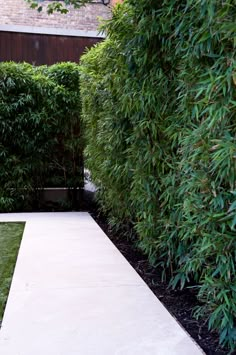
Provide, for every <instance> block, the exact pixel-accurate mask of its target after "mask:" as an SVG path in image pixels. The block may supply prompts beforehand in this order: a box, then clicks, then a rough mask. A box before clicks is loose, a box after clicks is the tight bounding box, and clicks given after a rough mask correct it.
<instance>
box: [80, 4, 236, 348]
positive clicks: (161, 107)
mask: <svg viewBox="0 0 236 355" xmlns="http://www.w3.org/2000/svg"><path fill="white" fill-rule="evenodd" d="M235 19H236V7H235V3H234V1H233V0H225V1H224V2H221V1H214V0H201V1H196V0H185V1H183V0H181V1H180V0H179V1H178V0H165V1H156V0H139V1H138V2H137V1H134V0H126V1H125V2H124V4H122V5H119V6H117V7H115V9H114V14H113V18H112V19H111V20H110V21H108V22H107V23H106V24H105V25H104V29H105V31H106V32H107V39H106V40H105V41H104V42H103V43H101V44H98V45H97V46H96V47H95V48H93V49H91V50H90V51H88V52H87V53H86V54H85V55H84V57H83V58H82V61H81V95H82V106H83V118H84V122H85V125H86V140H87V147H86V157H87V165H88V167H89V169H90V170H91V172H92V176H93V179H94V181H95V183H96V184H97V186H98V187H99V196H98V198H99V201H100V203H101V205H102V207H103V209H104V210H105V211H106V212H107V213H108V214H109V216H110V220H111V223H113V224H116V225H120V226H128V227H130V226H132V228H133V229H134V230H135V231H136V233H137V236H138V243H139V246H140V248H142V250H143V251H144V252H145V253H147V254H148V256H149V259H150V262H151V263H153V264H154V265H161V266H162V267H163V270H164V273H170V274H171V284H172V287H181V288H183V287H187V286H189V285H194V287H195V288H196V290H197V294H198V298H199V300H200V302H201V303H200V304H201V305H200V306H199V307H198V308H197V309H196V310H195V315H196V317H206V318H207V319H208V324H209V328H210V329H215V330H217V331H218V332H219V339H220V343H221V344H222V345H223V346H228V347H229V348H230V349H235V347H236V345H235V344H236V324H235V320H236V276H235V264H236V254H235V251H236V182H235V181H236V117H235V116H236V115H235V113H236V61H235V58H236V57H235V54H236V52H235V48H236V40H235V33H236V25H235Z"/></svg>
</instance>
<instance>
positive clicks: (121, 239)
mask: <svg viewBox="0 0 236 355" xmlns="http://www.w3.org/2000/svg"><path fill="white" fill-rule="evenodd" d="M87 210H88V211H89V212H90V213H91V215H92V216H93V218H94V219H95V220H96V222H97V223H98V224H99V226H100V227H101V228H102V229H103V231H104V232H105V233H106V234H107V235H108V237H109V238H110V239H111V241H112V242H113V243H114V244H115V245H116V247H117V248H118V249H119V250H120V252H121V253H122V254H123V255H124V257H125V258H126V259H127V260H128V262H129V263H130V264H131V265H132V266H133V268H134V269H135V270H136V271H137V272H138V274H139V275H140V276H141V277H142V279H143V280H144V281H145V282H146V284H147V285H148V286H149V287H150V289H151V290H152V291H153V293H154V294H155V295H156V296H157V297H158V299H159V300H160V301H161V302H162V303H163V304H164V305H165V307H166V308H167V309H168V311H169V312H170V313H171V314H172V315H173V316H174V317H175V318H176V319H177V320H178V322H179V323H180V324H181V325H182V326H183V328H185V329H186V330H187V332H188V333H189V334H190V335H191V336H192V338H193V339H195V341H196V342H197V343H198V344H199V345H200V347H201V348H202V349H203V350H204V352H205V353H206V354H207V355H213V354H214V355H215V354H216V355H226V354H229V351H227V350H224V349H222V348H221V347H220V346H219V344H218V341H219V337H218V334H217V333H215V332H210V331H209V330H208V325H207V320H200V321H197V320H196V319H195V318H194V317H193V315H192V313H193V309H194V307H196V306H197V305H198V304H199V303H198V300H197V298H196V295H195V291H194V289H193V288H189V289H188V288H187V289H185V290H183V291H181V290H172V289H170V288H169V287H168V281H166V282H163V281H162V279H161V273H162V270H161V269H157V268H153V267H151V266H150V264H149V262H148V259H147V257H146V256H145V255H143V253H142V252H140V250H139V249H137V248H136V247H135V245H134V242H132V241H130V240H127V237H126V236H124V235H122V233H114V231H113V230H111V228H110V227H109V225H108V223H107V220H106V217H105V216H104V215H102V214H101V213H99V212H98V209H97V208H96V206H94V205H90V206H89V207H88V208H87ZM231 354H234V355H235V354H236V352H234V353H231Z"/></svg>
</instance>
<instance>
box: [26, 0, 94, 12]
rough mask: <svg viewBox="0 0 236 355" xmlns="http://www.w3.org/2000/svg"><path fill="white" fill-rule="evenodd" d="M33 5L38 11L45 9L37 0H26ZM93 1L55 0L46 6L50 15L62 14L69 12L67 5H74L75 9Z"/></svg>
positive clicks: (32, 7)
mask: <svg viewBox="0 0 236 355" xmlns="http://www.w3.org/2000/svg"><path fill="white" fill-rule="evenodd" d="M25 1H26V2H27V3H28V4H29V5H30V7H31V9H37V10H38V12H41V11H42V10H43V6H42V5H41V4H39V2H38V1H35V0H25ZM90 2H92V0H64V1H63V2H60V1H53V2H51V3H49V4H47V6H46V10H47V13H48V15H51V14H53V13H54V12H59V13H61V14H67V13H68V12H69V10H68V8H67V7H65V6H69V5H72V6H73V7H74V8H75V9H79V8H80V7H82V6H85V5H86V4H88V3H90Z"/></svg>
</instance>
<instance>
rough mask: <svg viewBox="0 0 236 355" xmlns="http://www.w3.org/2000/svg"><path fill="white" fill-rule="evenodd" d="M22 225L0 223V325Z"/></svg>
mask: <svg viewBox="0 0 236 355" xmlns="http://www.w3.org/2000/svg"><path fill="white" fill-rule="evenodd" d="M24 226H25V224H24V223H15V222H14V223H12V222H11V223H0V324H1V320H2V317H3V312H4V308H5V305H6V301H7V296H8V293H9V289H10V286H11V279H12V275H13V272H14V268H15V264H16V258H17V255H18V250H19V247H20V242H21V237H22V234H23V231H24Z"/></svg>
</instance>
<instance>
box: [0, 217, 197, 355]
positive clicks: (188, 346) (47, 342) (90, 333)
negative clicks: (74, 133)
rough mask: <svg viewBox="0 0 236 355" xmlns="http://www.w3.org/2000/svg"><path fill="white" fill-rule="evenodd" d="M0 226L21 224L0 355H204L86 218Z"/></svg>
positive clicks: (32, 219)
mask: <svg viewBox="0 0 236 355" xmlns="http://www.w3.org/2000/svg"><path fill="white" fill-rule="evenodd" d="M0 221H26V227H25V231H24V235H23V240H22V243H21V247H20V251H19V255H18V260H17V264H16V268H15V273H14V277H13V281H12V286H11V290H10V294H9V298H8V302H7V307H6V311H5V315H4V318H3V324H2V328H1V330H0V354H1V355H200V354H203V352H202V350H201V349H200V348H199V347H198V346H197V345H196V344H195V343H194V341H193V340H192V339H191V338H190V336H189V335H188V334H187V333H186V332H185V331H184V330H183V329H182V328H181V326H180V325H179V324H178V323H177V321H176V320H175V319H174V318H173V317H172V316H171V315H170V314H169V312H168V311H167V310H166V308H165V307H164V306H163V305H162V304H161V303H160V302H159V301H158V299H157V298H156V297H155V296H154V294H153V293H152V291H151V290H150V289H149V287H148V286H147V285H146V284H145V283H144V281H143V280H142V279H141V278H140V276H139V275H138V274H137V273H136V271H135V270H134V269H133V268H132V267H131V266H130V264H129V263H128V262H127V261H126V260H125V258H124V257H123V256H122V255H121V253H120V252H119V251H118V250H117V248H116V247H115V246H114V245H113V244H112V242H111V241H110V240H109V239H108V237H107V236H106V235H105V234H104V233H103V231H102V230H101V229H100V228H99V226H98V225H97V224H96V223H95V221H94V220H93V219H92V217H91V216H90V215H89V214H88V213H85V212H67V213H66V212H65V213H32V214H30V213H29V214H23V213H22V214H0Z"/></svg>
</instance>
